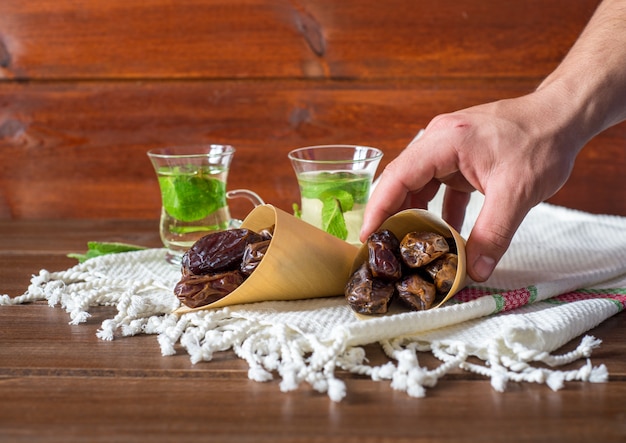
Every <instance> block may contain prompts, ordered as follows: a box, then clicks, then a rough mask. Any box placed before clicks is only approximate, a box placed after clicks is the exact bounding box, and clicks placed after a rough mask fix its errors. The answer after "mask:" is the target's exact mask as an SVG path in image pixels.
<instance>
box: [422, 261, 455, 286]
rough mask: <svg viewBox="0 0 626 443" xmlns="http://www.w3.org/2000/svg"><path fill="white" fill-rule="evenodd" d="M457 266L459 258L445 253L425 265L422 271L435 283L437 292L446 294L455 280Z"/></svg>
mask: <svg viewBox="0 0 626 443" xmlns="http://www.w3.org/2000/svg"><path fill="white" fill-rule="evenodd" d="M458 265H459V257H458V255H456V254H451V253H447V254H444V255H442V256H441V257H439V258H438V259H437V260H434V261H432V262H430V263H429V264H427V265H426V266H425V267H424V269H425V270H426V272H428V274H429V275H430V276H431V277H432V279H433V281H434V282H435V287H436V288H437V292H438V293H440V294H447V293H448V292H450V289H452V285H453V284H454V279H455V278H456V269H457V267H458Z"/></svg>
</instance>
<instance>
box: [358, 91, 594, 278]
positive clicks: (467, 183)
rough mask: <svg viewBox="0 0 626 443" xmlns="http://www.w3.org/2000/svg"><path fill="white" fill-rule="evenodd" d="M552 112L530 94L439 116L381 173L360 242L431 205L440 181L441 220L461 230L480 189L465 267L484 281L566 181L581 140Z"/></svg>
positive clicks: (559, 115) (551, 108) (558, 115)
mask: <svg viewBox="0 0 626 443" xmlns="http://www.w3.org/2000/svg"><path fill="white" fill-rule="evenodd" d="M555 111H556V110H555V109H554V108H553V107H551V106H546V105H545V101H541V100H540V99H539V97H537V94H531V95H528V96H524V97H520V98H516V99H509V100H502V101H498V102H494V103H488V104H485V105H480V106H475V107H472V108H469V109H466V110H462V111H458V112H454V113H451V114H444V115H440V116H437V117H435V118H434V119H433V120H432V121H431V122H430V124H429V125H428V126H427V127H426V129H425V131H424V133H423V135H422V136H421V137H420V138H418V139H416V140H414V141H412V142H411V143H410V144H409V146H407V148H406V149H405V150H404V151H403V152H402V153H400V155H399V156H398V157H397V158H396V159H394V160H393V161H392V162H391V163H389V165H388V166H387V167H386V168H385V170H384V171H383V173H382V174H381V177H380V180H379V182H378V185H377V186H376V189H375V190H374V192H373V193H372V196H371V198H370V201H369V203H368V205H367V207H366V210H365V217H364V222H363V228H362V230H361V241H365V240H366V239H367V236H368V235H369V234H370V233H372V232H373V231H375V230H376V229H378V227H379V226H380V224H381V223H382V222H383V221H384V220H385V219H386V218H388V217H389V216H391V215H393V214H395V213H396V212H398V211H400V210H403V209H407V208H422V209H427V207H428V202H429V201H430V200H432V199H433V197H434V196H435V194H436V193H437V191H438V190H439V187H440V186H441V184H445V185H446V190H445V194H444V201H443V208H442V217H443V218H444V220H446V221H447V222H448V223H449V224H450V225H451V226H453V227H454V228H455V229H457V230H460V228H461V225H462V223H463V220H464V217H465V209H466V207H467V204H468V202H469V199H470V194H471V192H473V191H474V190H477V191H479V192H481V193H482V194H484V196H485V200H484V204H483V207H482V208H481V210H480V214H479V216H478V218H477V220H476V223H475V225H474V226H473V228H472V230H471V234H470V236H469V238H468V239H467V244H466V254H467V269H468V273H469V276H470V277H471V278H472V279H473V280H475V281H484V280H486V279H487V278H488V277H489V276H490V275H491V273H492V272H493V269H494V267H495V266H496V264H497V263H498V261H499V260H500V259H501V257H502V255H503V254H504V253H505V251H506V250H507V248H508V247H509V245H510V243H511V239H512V238H513V235H514V234H515V232H516V230H517V228H518V227H519V225H520V223H521V222H522V220H523V219H524V217H525V216H526V214H527V213H528V211H529V210H530V209H531V208H532V207H533V206H535V205H537V204H538V203H540V202H542V201H544V200H546V199H547V198H549V197H551V196H552V195H553V194H554V193H555V192H556V191H557V190H558V189H559V188H560V187H561V186H562V185H563V184H564V183H565V181H566V180H567V178H568V177H569V175H570V173H571V170H572V167H573V163H574V159H575V157H576V154H577V153H578V151H579V150H580V148H581V147H582V145H583V142H582V140H581V139H580V137H577V134H575V132H576V131H575V130H568V129H567V127H568V126H567V125H566V122H565V119H564V116H562V115H561V114H559V113H558V112H555ZM570 127H571V126H570Z"/></svg>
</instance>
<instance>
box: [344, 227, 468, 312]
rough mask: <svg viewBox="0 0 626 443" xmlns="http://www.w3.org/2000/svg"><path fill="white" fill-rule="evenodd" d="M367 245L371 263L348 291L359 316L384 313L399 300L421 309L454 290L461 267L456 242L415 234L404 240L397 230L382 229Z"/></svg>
mask: <svg viewBox="0 0 626 443" xmlns="http://www.w3.org/2000/svg"><path fill="white" fill-rule="evenodd" d="M366 247H367V254H368V256H367V260H366V261H365V262H364V263H363V264H362V265H361V266H360V267H359V268H358V269H357V270H356V271H355V272H354V273H353V274H352V276H351V277H350V279H349V280H348V282H347V284H346V287H345V290H344V295H345V297H346V300H347V301H348V304H349V305H350V307H351V308H352V309H353V310H354V311H356V312H358V313H360V314H384V313H386V312H387V310H388V307H389V305H390V303H392V300H393V299H395V298H399V299H400V300H401V301H402V302H404V304H405V305H407V306H408V307H409V308H411V309H413V310H419V311H422V310H425V309H429V308H431V307H432V306H433V304H434V303H435V301H436V298H437V296H442V297H443V296H445V295H447V294H448V293H449V292H450V290H451V289H452V286H453V284H454V280H455V278H456V271H457V267H458V256H457V255H456V253H453V252H456V244H455V243H454V239H446V238H445V237H443V236H441V235H439V234H436V233H434V232H417V231H416V232H409V233H408V234H406V235H405V236H404V237H403V238H402V241H399V240H398V238H397V237H396V236H395V234H394V233H393V232H391V231H388V230H380V231H377V232H374V233H373V234H371V235H370V236H369V238H368V239H367V242H366ZM450 250H452V251H453V252H449V251H450ZM396 294H397V297H395V295H396Z"/></svg>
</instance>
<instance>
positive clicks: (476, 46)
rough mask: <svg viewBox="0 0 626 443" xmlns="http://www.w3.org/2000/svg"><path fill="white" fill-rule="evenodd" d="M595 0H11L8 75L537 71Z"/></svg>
mask: <svg viewBox="0 0 626 443" xmlns="http://www.w3.org/2000/svg"><path fill="white" fill-rule="evenodd" d="M597 3H598V0H550V1H548V2H545V1H542V0H529V1H525V2H518V1H515V0H505V1H498V0H483V1H476V0H443V1H438V2H436V3H432V2H427V1H411V0H388V1H385V2H380V1H377V0H362V1H342V2H336V1H333V0H277V1H271V2H268V1H264V0H241V1H228V0H192V1H186V2H185V3H184V4H178V3H173V2H171V1H168V0H155V1H151V2H150V3H144V2H139V1H135V0H133V1H125V0H111V1H102V0H100V1H91V2H74V1H70V0H62V1H55V0H33V1H29V2H23V1H21V0H5V1H3V2H2V5H1V6H0V42H2V43H1V45H0V47H1V48H3V49H2V52H0V69H2V70H1V71H0V75H1V76H2V77H4V78H7V79H39V80H43V79H52V80H62V79H93V78H101V79H102V78H125V79H155V78H166V79H171V78H216V79H223V78H314V79H316V78H344V79H355V78H356V79H380V78H385V79H393V78H420V77H422V78H433V77H440V76H442V77H447V76H452V77H467V76H471V77H526V76H534V77H541V76H544V75H545V74H547V73H548V72H549V71H550V70H552V69H553V68H554V67H555V66H556V64H557V63H558V62H559V61H560V59H561V58H562V57H563V56H564V55H565V53H566V52H567V50H568V49H569V47H570V46H571V44H572V43H573V42H574V40H575V39H576V37H577V36H578V34H579V33H580V31H581V29H582V28H583V26H584V25H585V23H586V22H587V20H588V18H589V16H590V15H591V14H592V12H593V10H594V9H595V7H596V5H597Z"/></svg>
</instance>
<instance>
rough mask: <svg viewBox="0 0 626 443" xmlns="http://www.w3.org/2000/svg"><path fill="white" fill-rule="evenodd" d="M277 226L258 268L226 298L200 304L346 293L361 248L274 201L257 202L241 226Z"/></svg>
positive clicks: (182, 310) (216, 305) (215, 305)
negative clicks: (274, 203)
mask: <svg viewBox="0 0 626 443" xmlns="http://www.w3.org/2000/svg"><path fill="white" fill-rule="evenodd" d="M272 225H273V226H274V235H273V237H272V241H271V243H270V246H269V248H268V249H267V252H266V253H265V256H264V257H263V259H262V260H261V263H259V265H258V267H257V268H256V270H255V271H254V272H253V273H252V274H251V275H250V276H249V277H248V278H247V279H246V280H245V281H244V282H243V284H242V285H241V286H239V287H238V288H237V289H236V290H234V291H233V292H231V293H230V294H228V295H227V296H226V297H224V298H222V299H220V300H218V301H216V302H214V303H211V304H209V305H206V306H201V307H199V308H193V309H192V308H189V307H186V306H183V307H181V308H179V309H177V310H176V311H175V312H176V313H178V314H184V313H186V312H191V311H198V310H202V309H213V308H220V307H223V306H229V305H235V304H242V303H254V302H261V301H271V300H299V299H306V298H316V297H329V296H336V295H342V294H343V292H344V287H345V285H346V282H347V281H348V278H349V277H350V268H351V266H352V263H354V259H355V257H356V254H357V252H358V251H359V250H358V248H357V247H356V246H353V245H351V244H349V243H347V242H345V241H343V240H340V239H338V238H337V237H334V236H332V235H330V234H327V233H326V232H324V231H322V230H321V229H318V228H316V227H314V226H312V225H310V224H309V223H307V222H305V221H302V220H300V219H299V218H297V217H294V216H293V215H291V214H288V213H286V212H284V211H282V210H280V209H278V208H275V207H274V206H272V205H262V206H257V207H256V208H255V209H253V210H252V211H251V212H250V214H249V215H248V216H247V217H246V219H245V220H244V221H243V224H242V225H241V227H242V228H247V229H250V230H252V231H256V232H258V231H260V230H262V229H264V228H268V227H270V226H272Z"/></svg>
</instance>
